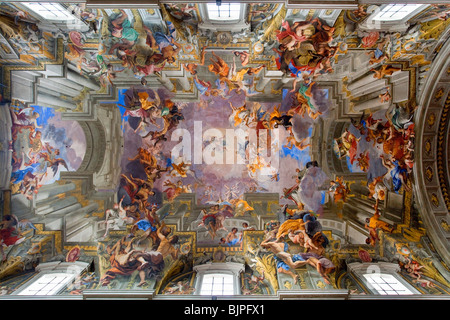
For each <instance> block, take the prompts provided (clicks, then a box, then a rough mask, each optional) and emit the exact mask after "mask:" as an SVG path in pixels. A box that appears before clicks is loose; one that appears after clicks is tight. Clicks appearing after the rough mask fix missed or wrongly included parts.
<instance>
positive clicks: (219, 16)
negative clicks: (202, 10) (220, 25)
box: [206, 3, 241, 21]
mask: <svg viewBox="0 0 450 320" xmlns="http://www.w3.org/2000/svg"><path fill="white" fill-rule="evenodd" d="M206 8H207V10H208V17H209V19H210V20H219V21H227V20H238V19H239V18H240V16H241V4H240V3H222V4H221V5H220V6H218V5H217V4H216V3H208V4H207V6H206Z"/></svg>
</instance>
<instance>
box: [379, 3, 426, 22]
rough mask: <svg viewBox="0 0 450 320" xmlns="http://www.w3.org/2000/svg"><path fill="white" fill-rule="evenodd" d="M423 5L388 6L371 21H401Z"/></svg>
mask: <svg viewBox="0 0 450 320" xmlns="http://www.w3.org/2000/svg"><path fill="white" fill-rule="evenodd" d="M421 6H423V4H404V3H403V4H388V5H387V6H386V7H384V8H383V9H381V11H380V12H378V13H377V14H376V15H375V17H373V20H379V21H395V20H402V19H403V18H405V17H407V16H408V15H409V14H411V13H413V12H414V11H415V10H417V9H419V8H420V7H421Z"/></svg>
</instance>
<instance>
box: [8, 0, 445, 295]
mask: <svg viewBox="0 0 450 320" xmlns="http://www.w3.org/2000/svg"><path fill="white" fill-rule="evenodd" d="M218 4H220V5H218ZM449 13H450V8H449V6H448V5H439V4H379V3H378V4H377V2H374V4H369V3H368V4H366V3H364V4H358V3H356V2H355V3H350V4H348V6H343V5H339V4H337V5H330V6H329V7H328V8H326V7H323V6H322V5H315V4H310V5H309V6H308V5H307V4H304V3H302V2H291V1H286V2H284V1H283V2H281V1H279V2H270V3H269V2H267V3H266V2H264V3H250V2H244V3H235V2H231V3H206V2H205V3H203V2H201V3H200V2H199V3H195V2H193V3H181V2H177V1H174V2H166V1H160V2H155V3H150V4H148V3H147V4H145V5H144V4H136V5H132V4H130V5H129V6H126V7H122V6H119V5H114V2H112V4H102V3H100V2H98V3H96V2H90V1H87V2H86V3H83V2H79V3H70V2H49V3H38V2H29V3H27V2H15V1H13V2H2V3H1V5H0V30H1V36H0V59H1V62H0V63H1V68H2V72H1V75H0V77H1V80H2V81H1V86H0V93H1V115H2V116H1V122H2V127H1V130H2V132H1V141H0V156H1V157H2V159H1V163H2V172H1V174H0V182H1V186H2V198H1V200H2V208H1V210H2V211H1V212H2V218H3V220H2V264H1V266H0V282H1V285H2V289H3V293H2V294H3V295H4V296H14V295H16V294H17V293H18V292H20V290H22V289H23V286H24V284H25V283H27V282H28V281H31V280H32V279H33V278H35V277H36V275H37V274H39V272H41V273H42V271H40V270H47V269H46V267H45V266H49V264H50V265H51V266H52V267H51V268H57V267H55V266H56V265H58V266H59V267H61V266H62V265H63V264H64V263H80V264H79V265H82V266H83V267H80V268H82V269H83V272H82V273H81V277H82V278H81V282H80V281H78V282H76V283H77V285H76V286H75V285H71V286H67V287H66V288H65V289H64V291H63V292H61V293H60V294H62V295H66V294H73V295H83V294H84V293H86V292H94V291H95V290H112V291H114V290H130V291H139V290H141V291H142V290H153V291H152V292H154V294H155V295H157V296H158V295H171V296H175V295H180V294H181V295H193V294H199V291H198V286H197V285H196V283H198V282H196V277H198V275H199V274H201V272H202V271H201V270H203V269H202V268H203V267H204V266H205V265H207V266H210V265H219V264H220V265H224V264H225V265H227V264H228V265H229V266H232V265H233V266H234V265H241V266H242V269H241V270H240V273H239V285H238V291H235V292H234V293H235V294H236V293H238V294H242V295H266V296H274V295H276V294H277V292H281V291H283V292H284V291H287V292H296V293H298V292H301V290H308V289H311V290H312V289H314V290H319V291H320V292H321V293H323V294H325V293H326V292H334V291H335V290H340V289H341V290H346V292H347V294H348V295H371V294H374V292H375V291H374V289H373V288H372V287H370V286H367V285H365V284H364V283H362V282H361V281H360V280H358V277H357V276H355V274H357V273H358V272H357V270H360V269H358V268H359V267H357V266H359V265H364V266H366V265H372V264H377V263H378V266H380V268H381V266H387V265H389V266H391V267H392V266H394V267H392V268H393V269H392V270H395V273H396V274H399V275H401V278H402V279H403V280H402V281H405V282H406V283H407V284H408V286H410V292H412V293H413V294H431V295H448V294H449V291H450V283H449V281H448V279H449V270H448V262H449V255H448V249H449V240H448V239H449V237H450V229H449V223H450V218H449V215H448V208H449V203H450V202H449V196H448V188H449V177H448V170H447V166H448V163H449V162H448V158H447V154H448V151H447V148H448V145H449V144H448V143H449V142H448V139H447V138H448V119H447V112H448V105H449V103H448V102H449V100H448V93H449V85H448V79H449V77H450V72H449V71H450V66H449V65H448V61H447V60H448V58H447V57H448V53H449V50H450V45H449V43H448V35H449V27H448V26H449V22H448V21H450V20H448V17H449ZM39 266H40V267H39ZM59 267H58V268H59ZM48 268H50V267H48ZM61 268H62V267H61ZM230 268H232V267H230ZM352 271H353V273H352ZM80 283H81V284H80Z"/></svg>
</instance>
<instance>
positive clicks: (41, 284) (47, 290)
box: [19, 273, 75, 296]
mask: <svg viewBox="0 0 450 320" xmlns="http://www.w3.org/2000/svg"><path fill="white" fill-rule="evenodd" d="M74 278H75V275H74V274H70V273H48V274H44V275H42V276H40V277H39V278H38V279H36V280H35V281H34V282H33V283H32V284H30V285H29V286H28V287H26V288H25V289H24V290H22V291H21V292H20V293H19V295H21V296H50V295H54V294H57V293H58V292H60V291H61V290H62V289H63V288H64V287H65V286H67V285H68V284H70V283H71V282H72V281H73V280H74Z"/></svg>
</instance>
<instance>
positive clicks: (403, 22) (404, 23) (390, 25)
mask: <svg viewBox="0 0 450 320" xmlns="http://www.w3.org/2000/svg"><path fill="white" fill-rule="evenodd" d="M396 4H397V3H386V4H382V5H379V6H378V5H373V6H372V7H369V8H368V13H369V16H368V17H367V19H365V20H364V21H363V22H362V23H361V24H360V28H361V29H362V30H367V31H391V32H396V31H398V32H402V31H406V30H407V29H408V27H409V23H408V21H409V20H410V19H411V18H413V17H414V16H415V15H417V14H418V13H420V12H422V11H423V10H425V9H426V8H428V7H429V6H430V4H420V5H421V6H419V7H417V8H416V9H415V10H413V11H412V12H410V13H408V14H407V15H406V16H404V17H402V18H401V19H395V20H375V19H374V18H375V17H376V16H377V15H378V14H379V13H380V12H382V11H383V9H384V8H386V7H387V6H390V5H396ZM405 4H407V3H405ZM411 4H412V3H411ZM374 7H375V8H374Z"/></svg>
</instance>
